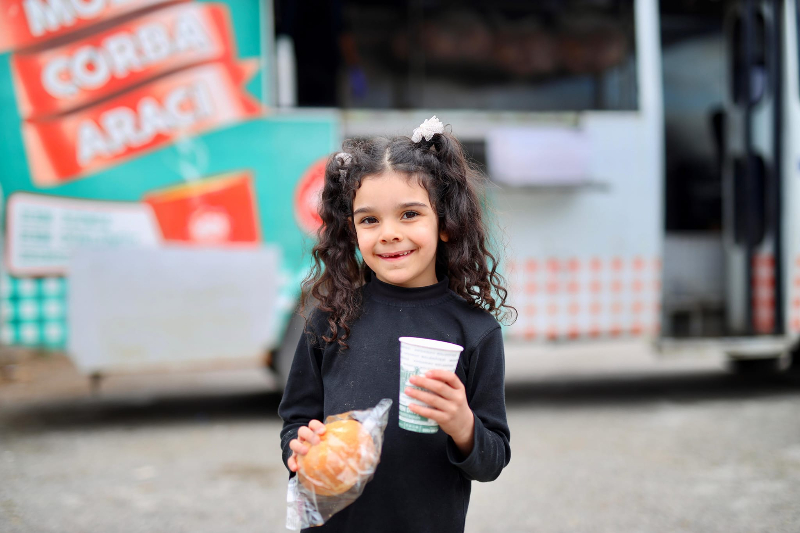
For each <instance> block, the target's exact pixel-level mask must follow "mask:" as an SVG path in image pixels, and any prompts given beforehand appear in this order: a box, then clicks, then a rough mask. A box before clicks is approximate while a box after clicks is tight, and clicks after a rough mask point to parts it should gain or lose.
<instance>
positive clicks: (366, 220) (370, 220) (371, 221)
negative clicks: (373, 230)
mask: <svg viewBox="0 0 800 533" xmlns="http://www.w3.org/2000/svg"><path fill="white" fill-rule="evenodd" d="M377 221H378V219H377V218H375V217H364V218H362V219H361V223H362V224H375V223H376V222H377Z"/></svg>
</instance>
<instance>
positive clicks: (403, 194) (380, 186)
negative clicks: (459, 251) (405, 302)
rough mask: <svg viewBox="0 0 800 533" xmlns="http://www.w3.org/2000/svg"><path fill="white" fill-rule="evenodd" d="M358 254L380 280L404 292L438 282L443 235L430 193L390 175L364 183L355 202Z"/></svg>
mask: <svg viewBox="0 0 800 533" xmlns="http://www.w3.org/2000/svg"><path fill="white" fill-rule="evenodd" d="M353 224H354V225H355V228H356V236H357V238H358V249H359V250H360V251H361V256H362V257H363V258H364V261H365V262H366V263H367V266H368V267H370V268H371V269H372V271H373V272H375V275H376V276H378V279H379V280H381V281H383V282H386V283H391V284H392V285H399V286H400V287H425V286H428V285H433V284H434V283H436V245H437V244H438V242H439V239H440V238H441V239H442V240H443V241H447V236H446V235H444V234H443V233H440V232H439V224H438V219H437V216H436V212H435V211H434V210H433V208H432V207H431V202H430V200H429V199H428V191H426V190H425V188H424V187H422V186H421V185H419V184H418V183H417V181H416V180H414V179H408V177H407V176H406V175H404V174H398V173H396V172H392V171H389V172H384V173H383V174H379V175H377V176H370V177H367V178H365V179H364V180H363V181H362V182H361V187H360V188H359V189H358V190H357V191H356V197H355V199H354V200H353Z"/></svg>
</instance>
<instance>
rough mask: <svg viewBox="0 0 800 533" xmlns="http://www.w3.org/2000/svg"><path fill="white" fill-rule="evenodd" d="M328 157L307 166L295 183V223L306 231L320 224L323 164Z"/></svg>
mask: <svg viewBox="0 0 800 533" xmlns="http://www.w3.org/2000/svg"><path fill="white" fill-rule="evenodd" d="M327 163H328V158H327V157H326V158H323V159H320V160H318V161H316V162H315V163H314V164H313V165H311V166H310V167H308V170H306V171H305V173H304V174H303V177H301V178H300V181H299V182H298V183H297V189H295V194H294V213H295V218H296V219H297V223H298V224H299V225H300V227H301V228H302V229H303V230H304V231H306V232H308V233H314V232H316V231H317V229H318V228H319V227H320V226H321V225H322V218H320V216H319V202H320V197H321V195H322V188H323V187H324V186H325V166H326V165H327Z"/></svg>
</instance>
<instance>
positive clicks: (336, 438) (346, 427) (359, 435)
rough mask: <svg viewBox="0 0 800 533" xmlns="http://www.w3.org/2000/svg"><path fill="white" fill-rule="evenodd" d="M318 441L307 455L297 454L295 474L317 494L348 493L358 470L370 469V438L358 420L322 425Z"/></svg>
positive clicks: (372, 459) (372, 447)
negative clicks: (322, 428)
mask: <svg viewBox="0 0 800 533" xmlns="http://www.w3.org/2000/svg"><path fill="white" fill-rule="evenodd" d="M320 440H321V442H320V443H319V444H315V445H313V446H311V447H310V449H309V451H308V454H306V455H298V456H297V465H298V467H299V468H298V470H297V475H298V478H299V480H300V483H302V484H303V485H304V486H305V487H306V488H307V489H309V490H314V492H315V493H316V494H318V495H322V496H336V495H337V494H342V493H343V492H347V491H348V490H350V488H351V487H352V486H353V485H355V484H356V482H357V481H358V480H359V476H360V475H361V473H365V474H366V473H368V472H370V471H371V470H372V469H373V468H374V466H375V462H376V460H377V457H376V456H375V445H374V444H373V442H372V437H371V436H370V434H369V432H367V430H365V429H364V428H363V427H362V425H361V423H360V422H358V421H357V420H337V421H335V422H331V423H329V424H325V433H324V434H323V435H320Z"/></svg>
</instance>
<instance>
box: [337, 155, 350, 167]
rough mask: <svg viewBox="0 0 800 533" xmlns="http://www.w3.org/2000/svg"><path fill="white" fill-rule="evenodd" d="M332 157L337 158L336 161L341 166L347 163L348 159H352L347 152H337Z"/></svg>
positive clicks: (348, 162)
mask: <svg viewBox="0 0 800 533" xmlns="http://www.w3.org/2000/svg"><path fill="white" fill-rule="evenodd" d="M334 157H335V158H336V159H337V162H338V163H339V164H340V165H341V166H343V167H346V166H347V165H349V164H350V161H352V160H353V156H352V155H350V154H348V153H347V152H339V153H338V154H336V155H335V156H334Z"/></svg>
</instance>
